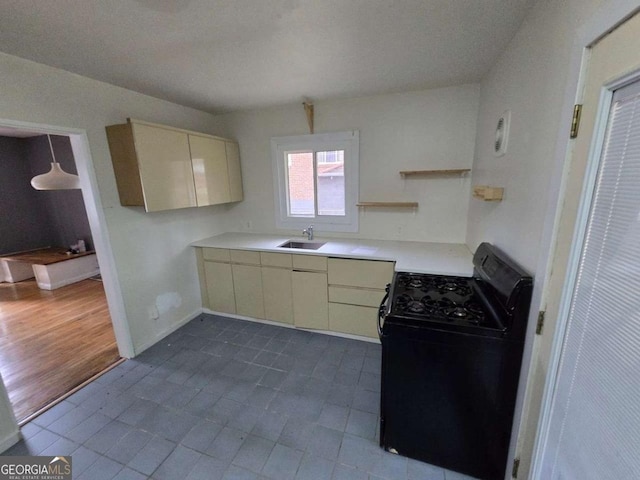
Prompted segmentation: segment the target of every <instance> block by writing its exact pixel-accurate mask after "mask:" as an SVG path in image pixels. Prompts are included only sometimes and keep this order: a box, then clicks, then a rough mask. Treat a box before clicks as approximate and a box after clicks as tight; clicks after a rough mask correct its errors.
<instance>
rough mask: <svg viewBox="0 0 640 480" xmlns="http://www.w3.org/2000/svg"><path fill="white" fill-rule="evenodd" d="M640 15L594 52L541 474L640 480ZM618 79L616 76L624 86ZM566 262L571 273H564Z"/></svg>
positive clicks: (543, 426) (562, 231)
mask: <svg viewBox="0 0 640 480" xmlns="http://www.w3.org/2000/svg"><path fill="white" fill-rule="evenodd" d="M638 52H640V15H638V14H636V15H635V16H634V17H632V18H630V19H629V20H627V21H626V22H625V23H623V24H622V25H620V26H618V27H617V28H616V29H614V30H613V31H612V32H610V33H609V34H608V35H607V36H605V37H603V38H602V39H600V40H599V41H598V42H597V43H596V44H595V45H594V46H592V47H591V49H590V59H589V71H588V74H587V75H586V77H585V91H584V106H583V121H582V123H583V125H582V127H581V130H582V132H581V133H580V136H579V137H578V139H577V140H576V144H575V148H574V151H573V155H572V160H571V162H572V164H571V165H572V172H573V175H572V176H570V177H569V178H568V180H567V186H566V195H565V202H564V205H563V207H562V213H561V220H560V224H559V229H558V243H557V250H556V254H555V257H554V265H555V266H558V267H560V268H559V271H560V272H561V273H562V274H556V275H555V276H554V275H552V277H551V279H550V285H549V291H550V293H549V309H548V312H547V313H552V314H557V318H558V328H557V333H556V339H555V341H554V342H555V344H554V346H553V356H552V359H551V366H550V373H549V377H548V380H547V386H546V390H545V400H544V404H543V416H542V420H541V423H540V429H539V433H538V440H537V446H536V452H535V454H534V470H533V475H532V476H533V478H536V479H537V478H544V479H552V480H555V479H563V478H585V479H589V478H594V479H598V480H600V479H607V478H611V479H616V480H617V479H623V478H629V479H631V478H638V476H639V475H640V460H639V459H638V457H637V451H638V450H639V449H640V434H638V432H639V431H640V404H639V403H638V401H637V391H638V382H637V371H638V370H637V369H638V367H639V366H640V342H639V341H638V340H639V339H638V336H637V335H638V333H637V332H638V329H639V327H640V316H639V313H638V312H639V311H640V303H639V302H640V301H639V300H638V295H637V292H638V290H639V289H640V53H638ZM612 79H613V80H612ZM564 265H566V274H565V273H564V268H563V266H564Z"/></svg>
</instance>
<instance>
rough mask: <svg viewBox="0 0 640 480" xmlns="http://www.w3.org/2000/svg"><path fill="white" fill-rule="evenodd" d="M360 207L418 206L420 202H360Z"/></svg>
mask: <svg viewBox="0 0 640 480" xmlns="http://www.w3.org/2000/svg"><path fill="white" fill-rule="evenodd" d="M356 206H358V207H392V208H418V202H358V203H356Z"/></svg>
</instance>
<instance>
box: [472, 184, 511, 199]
mask: <svg viewBox="0 0 640 480" xmlns="http://www.w3.org/2000/svg"><path fill="white" fill-rule="evenodd" d="M503 195H504V188H502V187H490V186H488V185H476V186H475V187H473V196H474V197H475V198H479V199H481V200H484V201H485V202H499V201H501V200H502V196H503Z"/></svg>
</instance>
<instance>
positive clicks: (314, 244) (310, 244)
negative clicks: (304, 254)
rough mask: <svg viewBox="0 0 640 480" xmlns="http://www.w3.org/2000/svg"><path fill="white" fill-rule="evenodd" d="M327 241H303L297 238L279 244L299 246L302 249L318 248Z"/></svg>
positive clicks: (288, 246) (280, 246) (287, 246)
mask: <svg viewBox="0 0 640 480" xmlns="http://www.w3.org/2000/svg"><path fill="white" fill-rule="evenodd" d="M325 243H326V242H301V241H295V240H289V241H288V242H284V243H283V244H282V245H278V248H297V249H301V250H317V249H319V248H320V247H321V246H323V245H324V244H325Z"/></svg>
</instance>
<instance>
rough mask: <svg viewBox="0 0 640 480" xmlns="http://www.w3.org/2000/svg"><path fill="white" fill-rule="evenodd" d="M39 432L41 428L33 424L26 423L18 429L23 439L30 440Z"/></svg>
mask: <svg viewBox="0 0 640 480" xmlns="http://www.w3.org/2000/svg"><path fill="white" fill-rule="evenodd" d="M41 431H42V427H40V426H38V425H36V424H35V423H33V422H30V423H27V424H26V425H24V426H22V427H21V428H20V434H21V435H22V438H24V439H27V438H31V437H33V436H34V435H35V434H36V433H40V432H41Z"/></svg>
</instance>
